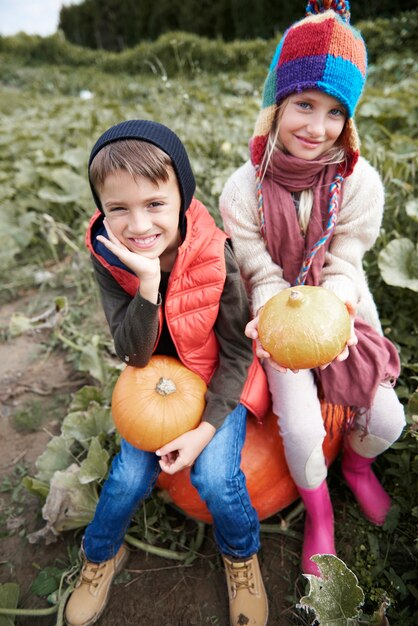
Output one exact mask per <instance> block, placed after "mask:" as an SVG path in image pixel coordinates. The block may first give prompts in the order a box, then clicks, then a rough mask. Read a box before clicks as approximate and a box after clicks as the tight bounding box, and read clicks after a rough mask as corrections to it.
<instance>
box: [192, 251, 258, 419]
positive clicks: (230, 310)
mask: <svg viewBox="0 0 418 626" xmlns="http://www.w3.org/2000/svg"><path fill="white" fill-rule="evenodd" d="M225 260H226V269H227V275H226V281H225V287H224V291H223V294H222V297H221V302H220V308H219V313H218V318H217V320H216V324H215V329H214V330H215V333H216V336H217V338H218V341H219V364H218V367H217V369H216V371H215V373H214V375H213V377H212V380H211V381H210V383H209V386H208V391H207V393H206V401H207V404H206V409H205V412H204V414H203V418H202V419H203V420H204V421H207V422H209V423H211V424H213V426H215V428H219V427H220V426H222V424H223V422H224V420H225V418H226V417H227V416H228V414H229V413H230V412H231V411H233V410H234V409H235V407H236V406H237V404H238V402H239V399H240V396H241V393H242V389H243V387H244V383H245V380H246V378H247V373H248V368H249V366H250V365H251V362H252V360H253V352H252V342H251V340H250V339H248V338H247V337H246V336H245V334H244V330H245V326H246V324H247V322H248V321H249V319H250V312H249V305H248V299H247V294H246V291H245V288H244V285H243V282H242V279H241V276H240V272H239V268H238V264H237V262H236V260H235V257H234V255H233V252H232V250H231V248H230V246H229V244H228V243H227V244H226V245H225Z"/></svg>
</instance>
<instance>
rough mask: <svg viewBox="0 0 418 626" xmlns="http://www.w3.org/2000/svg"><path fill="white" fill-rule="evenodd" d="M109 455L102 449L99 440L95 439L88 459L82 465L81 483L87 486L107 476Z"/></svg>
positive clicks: (91, 444)
mask: <svg viewBox="0 0 418 626" xmlns="http://www.w3.org/2000/svg"><path fill="white" fill-rule="evenodd" d="M108 461H109V453H108V452H107V451H106V450H105V449H104V448H102V446H101V445H100V442H99V439H98V438H97V437H94V438H93V439H92V440H91V443H90V447H89V451H88V453H87V457H86V458H85V459H84V461H83V462H82V463H81V467H80V477H79V480H80V483H81V484H82V485H85V484H87V483H91V482H93V481H94V480H100V479H101V478H104V477H105V476H106V474H107V469H108Z"/></svg>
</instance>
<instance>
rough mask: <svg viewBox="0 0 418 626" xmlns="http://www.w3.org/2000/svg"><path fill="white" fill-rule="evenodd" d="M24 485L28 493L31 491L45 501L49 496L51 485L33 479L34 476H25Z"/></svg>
mask: <svg viewBox="0 0 418 626" xmlns="http://www.w3.org/2000/svg"><path fill="white" fill-rule="evenodd" d="M22 485H23V486H24V488H25V489H27V491H30V493H33V494H34V495H36V496H39V497H41V498H42V499H44V500H45V499H46V498H47V496H48V492H49V485H48V484H47V483H44V482H43V481H41V480H37V479H36V478H33V477H32V476H25V477H24V478H22Z"/></svg>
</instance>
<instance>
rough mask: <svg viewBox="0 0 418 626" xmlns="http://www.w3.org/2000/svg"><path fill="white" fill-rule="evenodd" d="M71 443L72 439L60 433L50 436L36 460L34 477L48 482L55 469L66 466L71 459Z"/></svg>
mask: <svg viewBox="0 0 418 626" xmlns="http://www.w3.org/2000/svg"><path fill="white" fill-rule="evenodd" d="M72 444H73V440H72V439H71V438H68V437H64V436H62V435H60V436H59V437H52V439H51V440H50V441H49V442H48V443H47V446H46V449H45V450H44V452H43V453H42V454H41V456H39V457H38V459H37V461H36V469H37V470H38V471H37V474H36V476H35V478H37V479H38V480H40V481H42V482H45V483H49V481H50V480H51V478H52V476H53V475H54V474H55V472H56V471H57V470H62V469H65V468H66V467H68V465H69V464H70V463H71V461H72V460H73V456H72V454H71V446H72Z"/></svg>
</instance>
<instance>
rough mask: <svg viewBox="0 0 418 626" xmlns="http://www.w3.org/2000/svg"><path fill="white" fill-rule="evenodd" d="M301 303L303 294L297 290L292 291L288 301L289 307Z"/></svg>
mask: <svg viewBox="0 0 418 626" xmlns="http://www.w3.org/2000/svg"><path fill="white" fill-rule="evenodd" d="M302 302H303V294H302V293H301V292H300V291H299V289H292V290H291V291H290V295H289V299H288V303H289V304H290V306H300V305H301V304H302Z"/></svg>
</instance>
